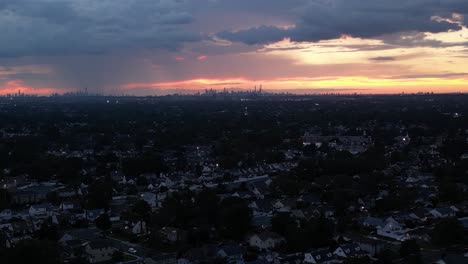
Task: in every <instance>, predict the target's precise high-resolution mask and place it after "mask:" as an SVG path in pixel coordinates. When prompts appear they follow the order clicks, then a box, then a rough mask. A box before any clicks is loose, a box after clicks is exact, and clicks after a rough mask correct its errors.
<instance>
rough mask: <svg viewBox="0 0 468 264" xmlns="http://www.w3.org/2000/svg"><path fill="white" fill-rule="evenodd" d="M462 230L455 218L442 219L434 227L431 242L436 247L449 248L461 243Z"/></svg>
mask: <svg viewBox="0 0 468 264" xmlns="http://www.w3.org/2000/svg"><path fill="white" fill-rule="evenodd" d="M463 234H464V229H463V226H462V224H461V223H460V221H458V220H457V219H456V218H445V219H442V220H441V221H440V222H439V223H438V224H436V226H435V227H434V232H433V234H432V242H433V243H434V244H435V245H438V246H450V245H456V244H459V243H463V240H464V237H463Z"/></svg>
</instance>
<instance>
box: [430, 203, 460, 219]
mask: <svg viewBox="0 0 468 264" xmlns="http://www.w3.org/2000/svg"><path fill="white" fill-rule="evenodd" d="M458 211H459V210H458V208H456V207H455V206H451V207H442V208H435V209H432V210H430V211H429V213H431V215H432V216H434V217H436V218H446V217H454V216H456V215H457V212H458Z"/></svg>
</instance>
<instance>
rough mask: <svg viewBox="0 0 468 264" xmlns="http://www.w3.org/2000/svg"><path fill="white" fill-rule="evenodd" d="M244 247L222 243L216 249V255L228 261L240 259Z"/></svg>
mask: <svg viewBox="0 0 468 264" xmlns="http://www.w3.org/2000/svg"><path fill="white" fill-rule="evenodd" d="M244 254H245V248H244V247H241V246H239V245H235V244H227V245H223V246H221V247H220V248H219V249H218V253H217V255H218V257H220V258H223V259H225V260H226V261H227V262H228V263H231V262H238V261H242V259H243V256H244Z"/></svg>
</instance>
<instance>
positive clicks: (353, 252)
mask: <svg viewBox="0 0 468 264" xmlns="http://www.w3.org/2000/svg"><path fill="white" fill-rule="evenodd" d="M333 254H335V255H337V256H339V257H342V258H350V257H356V256H363V255H367V254H368V253H367V252H365V251H364V250H362V249H361V247H360V246H359V245H358V244H356V243H350V244H345V245H341V246H339V247H338V248H337V249H335V251H334V252H333Z"/></svg>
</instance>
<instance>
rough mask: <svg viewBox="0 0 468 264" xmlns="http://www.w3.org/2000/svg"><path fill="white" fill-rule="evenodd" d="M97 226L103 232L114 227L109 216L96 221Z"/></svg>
mask: <svg viewBox="0 0 468 264" xmlns="http://www.w3.org/2000/svg"><path fill="white" fill-rule="evenodd" d="M96 226H97V228H99V229H101V230H108V229H110V228H111V227H112V223H111V221H110V218H109V215H107V214H102V215H100V216H99V217H98V218H97V219H96Z"/></svg>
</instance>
